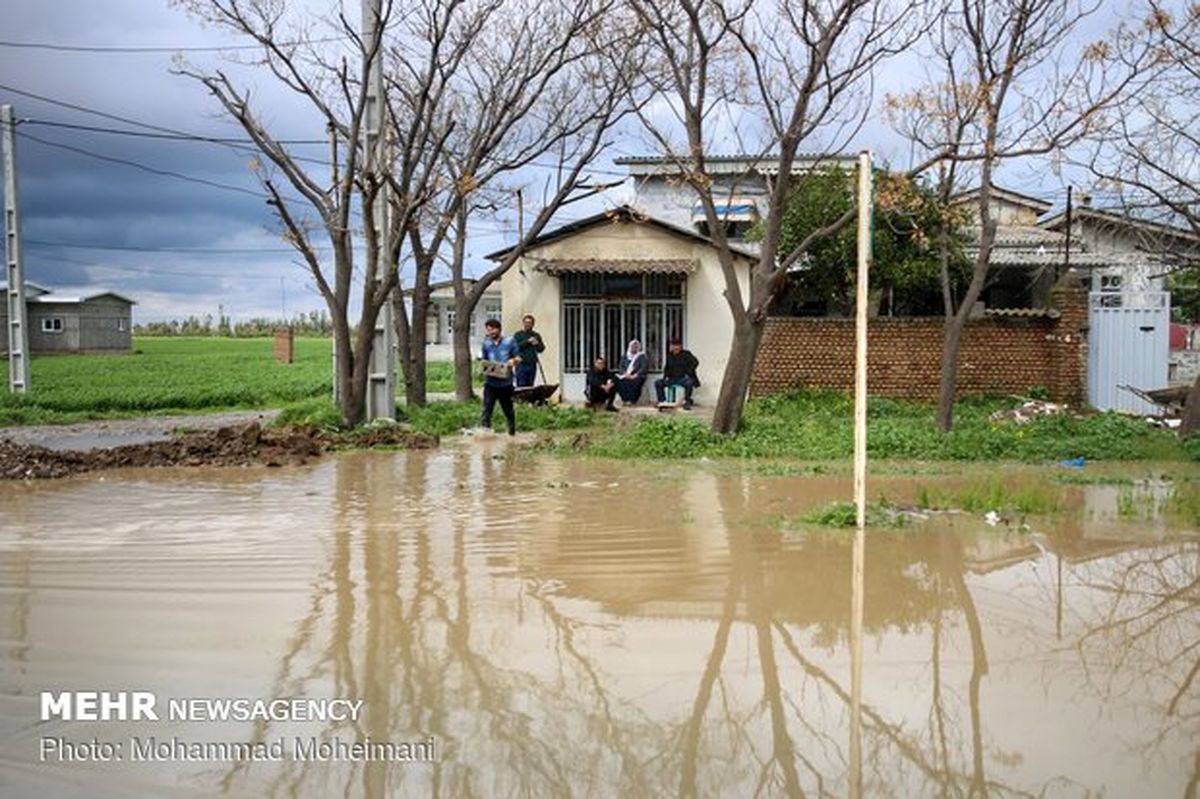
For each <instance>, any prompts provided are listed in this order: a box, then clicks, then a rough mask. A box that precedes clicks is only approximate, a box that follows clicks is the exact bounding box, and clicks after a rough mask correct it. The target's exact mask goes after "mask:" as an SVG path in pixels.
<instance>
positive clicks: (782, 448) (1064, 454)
mask: <svg viewBox="0 0 1200 799" xmlns="http://www.w3.org/2000/svg"><path fill="white" fill-rule="evenodd" d="M1012 403H1013V401H1012V400H1004V399H975V400H964V401H962V402H960V403H959V404H958V406H957V408H956V413H955V420H956V421H955V427H954V429H953V430H952V431H951V432H950V433H946V434H943V433H941V432H939V431H938V429H937V427H936V425H935V424H934V409H933V406H932V405H931V404H928V403H918V402H902V401H899V400H892V399H885V398H877V399H873V400H872V401H871V402H870V403H869V405H868V454H869V455H870V457H872V458H878V459H889V458H896V459H910V460H961V461H987V460H1016V461H1026V462H1045V461H1058V460H1065V459H1069V458H1077V457H1083V458H1085V459H1086V460H1089V461H1092V460H1151V459H1157V460H1183V459H1188V458H1190V457H1195V458H1200V446H1192V445H1191V444H1190V443H1189V444H1188V445H1186V446H1185V445H1181V444H1180V442H1179V441H1178V439H1177V438H1176V437H1175V436H1174V434H1172V433H1171V432H1169V431H1166V430H1161V429H1158V428H1155V427H1152V426H1150V425H1148V424H1146V423H1145V422H1144V421H1143V420H1141V419H1136V418H1131V417H1127V416H1122V415H1119V414H1114V413H1098V414H1092V415H1089V416H1082V417H1075V416H1067V415H1063V416H1050V417H1039V418H1036V419H1034V420H1032V421H1030V422H1028V423H1027V424H1023V425H1018V424H1013V423H1009V422H993V421H991V420H990V419H989V416H990V415H991V413H992V412H993V411H996V410H998V409H1000V408H1006V407H1011V406H1012ZM588 451H589V452H590V453H591V454H594V455H598V456H604V457H613V458H698V457H702V456H703V457H756V458H764V457H765V458H792V459H799V460H828V459H838V458H848V457H850V456H851V455H852V454H853V401H852V400H851V398H850V397H849V396H847V395H844V394H836V393H829V392H796V393H792V394H786V395H776V396H771V397H764V398H761V399H756V400H753V401H751V402H750V404H749V405H748V407H747V409H746V415H745V421H744V424H743V428H742V430H741V431H740V432H739V433H737V434H736V435H733V436H718V435H715V434H713V433H711V432H709V430H708V428H707V426H705V425H704V424H703V423H702V422H701V421H698V420H695V419H688V418H680V417H667V418H660V417H648V418H645V419H642V420H640V421H639V422H638V423H637V424H635V425H633V426H632V427H630V428H626V429H620V430H614V431H612V432H611V433H609V434H608V435H602V436H596V437H594V438H593V439H592V440H591V441H590V443H589V447H588Z"/></svg>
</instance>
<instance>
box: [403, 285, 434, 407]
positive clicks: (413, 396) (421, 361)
mask: <svg viewBox="0 0 1200 799" xmlns="http://www.w3.org/2000/svg"><path fill="white" fill-rule="evenodd" d="M428 318H429V281H428V280H426V281H425V283H424V284H423V285H418V286H416V287H415V288H414V289H413V307H412V324H411V325H410V326H409V330H408V352H407V356H408V358H407V361H406V363H405V369H404V397H405V401H407V402H408V406H409V407H410V408H424V407H425V404H426V394H425V372H426V370H425V342H426V340H427V336H426V334H425V320H426V319H428Z"/></svg>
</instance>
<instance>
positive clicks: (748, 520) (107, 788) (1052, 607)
mask: <svg viewBox="0 0 1200 799" xmlns="http://www.w3.org/2000/svg"><path fill="white" fill-rule="evenodd" d="M506 446H507V442H504V441H502V440H499V439H497V440H496V441H494V442H487V441H485V442H474V443H452V444H451V445H449V446H447V447H444V448H443V449H441V450H439V451H432V452H408V453H405V452H399V453H392V452H389V453H351V454H344V455H339V456H335V457H331V458H328V459H325V460H323V461H321V462H319V463H317V464H315V465H311V466H307V467H289V468H283V469H261V468H251V469H230V470H213V469H191V470H188V469H160V470H155V471H140V472H129V471H124V472H110V473H104V474H90V475H84V476H81V477H76V478H70V479H64V480H56V481H43V482H37V483H30V484H21V483H8V484H0V796H3V797H38V798H39V799H43V798H44V799H49V798H51V797H100V796H214V795H229V796H248V797H262V796H288V797H291V796H301V797H310V796H311V797H326V796H367V797H385V796H426V795H439V796H447V797H460V796H479V797H501V796H530V797H543V796H545V797H559V796H595V797H617V796H622V797H631V796H632V797H636V796H647V797H649V796H655V797H657V796H713V797H750V796H755V795H760V796H818V797H824V796H845V795H847V794H848V793H849V791H850V787H849V786H850V784H851V779H852V775H853V774H854V773H855V771H856V770H858V771H859V773H861V780H862V786H863V789H862V792H863V795H865V796H898V797H933V796H1004V797H1007V796H1052V797H1058V796H1080V797H1083V796H1105V797H1194V796H1196V795H1197V791H1198V790H1200V677H1198V672H1200V539H1198V537H1197V534H1196V531H1195V530H1193V529H1189V528H1188V526H1187V524H1186V523H1185V522H1182V521H1180V519H1179V517H1177V516H1172V515H1171V514H1170V513H1168V512H1167V511H1166V509H1165V508H1166V504H1165V503H1164V502H1162V501H1160V500H1161V496H1160V495H1159V494H1157V493H1156V492H1160V493H1161V490H1162V489H1161V486H1158V487H1156V485H1155V484H1147V485H1140V486H1135V487H1134V488H1130V487H1128V486H1125V487H1123V486H1114V485H1059V484H1057V483H1051V482H1050V480H1049V478H1048V477H1047V474H1048V473H1049V472H1048V470H1046V469H1043V470H1040V471H1031V472H1030V473H1029V474H1028V475H1025V476H1022V475H1020V474H1017V475H1016V476H1015V477H1014V478H1013V479H1015V480H1017V481H1018V482H1022V481H1023V482H1024V483H1027V484H1045V485H1047V486H1049V489H1050V490H1052V491H1053V492H1054V493H1055V495H1056V496H1059V497H1060V498H1061V501H1062V503H1063V507H1064V509H1063V510H1061V511H1059V512H1057V513H1056V514H1054V515H1052V516H1047V517H1034V518H1030V519H1025V520H1021V519H1007V520H1001V522H1000V523H999V524H996V525H989V524H988V523H986V522H985V521H984V518H983V513H982V512H976V513H971V514H958V515H938V516H934V517H932V518H930V519H929V520H927V521H917V522H915V523H914V524H912V525H910V526H908V527H905V528H901V529H898V530H890V529H885V530H870V531H868V532H867V534H866V535H865V538H864V540H863V546H862V548H861V550H860V551H859V553H858V554H859V555H860V557H861V564H862V565H863V568H862V572H861V574H862V579H861V581H860V582H859V583H858V584H857V585H855V584H854V581H853V579H852V577H853V575H854V573H855V570H854V568H853V564H854V559H855V545H854V539H855V536H854V533H853V532H848V533H847V532H841V531H830V530H821V529H808V528H805V527H804V526H803V525H801V526H796V525H793V524H788V523H785V522H784V520H786V519H793V518H795V517H796V516H798V515H799V514H801V513H803V512H804V511H805V510H809V509H812V508H815V507H819V506H823V505H824V504H825V503H827V502H829V501H831V500H833V499H845V498H847V497H848V496H849V493H850V478H849V476H848V475H833V476H828V475H816V476H812V475H808V476H803V475H789V474H786V473H775V474H771V473H769V470H763V469H759V470H757V471H756V470H755V469H753V468H750V467H746V468H745V469H742V468H741V467H736V466H734V467H730V466H728V465H725V464H691V465H671V466H666V467H664V466H661V465H652V464H625V463H607V462H593V461H569V460H563V459H553V458H542V457H538V456H534V455H530V454H525V453H519V452H515V451H509V450H507V449H506ZM1088 468H1089V469H1090V468H1091V467H1090V466H1089V467H1088ZM780 471H782V472H786V471H787V470H786V469H785V470H780ZM949 471H952V469H951V470H949ZM967 479H969V475H968V476H967V477H964V476H962V475H954V474H950V475H942V476H934V477H931V476H927V475H926V476H912V475H903V474H897V475H887V476H878V477H872V479H871V481H870V486H871V492H872V494H875V493H876V492H877V491H879V490H883V491H885V492H886V493H887V494H888V496H889V497H890V498H892V499H893V500H894V501H912V497H913V496H915V495H916V493H917V492H919V490H920V486H921V485H931V484H935V483H936V484H938V485H948V484H952V483H954V481H956V480H967ZM1137 492H1141V494H1140V495H1139V494H1137ZM856 592H857V593H858V595H859V596H861V597H862V600H863V604H862V615H861V618H862V623H861V629H860V628H859V627H858V626H856V625H854V624H852V615H853V614H852V611H853V609H854V607H855V603H854V596H855V594H856ZM852 651H857V652H859V653H861V670H862V672H861V673H862V677H861V683H860V686H861V690H860V697H859V702H858V707H859V709H860V710H859V713H858V714H857V717H856V716H855V714H854V713H853V708H854V707H855V701H854V700H855V698H856V697H855V696H854V693H855V691H854V688H855V687H857V686H856V685H855V684H854V680H853V679H852V668H851V653H852ZM83 690H99V691H126V692H133V691H140V692H147V693H150V694H152V695H153V696H154V697H156V699H157V702H158V705H157V707H158V709H159V710H160V711H162V712H161V713H160V714H159V718H158V719H157V720H151V719H148V718H142V719H139V720H124V721H122V720H119V719H111V718H110V719H109V720H89V719H87V718H86V717H85V718H84V719H78V718H72V719H70V720H67V719H64V718H61V717H53V714H52V717H49V718H43V716H44V715H45V713H44V711H45V708H44V707H43V705H42V700H41V696H42V694H43V692H51V693H52V694H55V695H57V692H66V691H83ZM189 698H194V699H204V700H221V699H234V698H244V699H248V700H274V699H277V698H289V699H290V698H317V699H341V700H346V701H347V702H349V703H354V705H355V707H357V711H356V713H355V715H354V717H353V718H339V719H325V720H317V719H310V718H300V717H297V716H294V715H293V716H286V717H282V718H261V717H260V718H246V719H239V720H226V721H219V720H212V719H196V718H171V717H168V715H167V714H166V712H165V711H166V708H167V703H168V702H169V701H170V700H178V699H189ZM359 703H360V704H359ZM60 715H61V714H60ZM856 720H857V722H858V724H857V725H856V724H854V723H853V722H854V721H856ZM855 735H857V742H858V745H854V744H852V739H853V738H854V736H855ZM47 741H50V742H51V743H50V744H49V745H47V743H46V742H47ZM150 741H153V742H154V743H155V745H157V746H158V748H157V749H153V750H151V749H149V748H148V746H149V744H148V742H150ZM356 741H357V742H364V741H366V742H374V743H379V742H386V743H391V744H396V746H395V747H394V748H393V749H392V750H391V751H388V752H384V751H383V750H370V751H372V752H375V754H378V755H379V757H375V756H374V755H372V756H365V755H361V753H360V755H355V754H354V753H353V751H352V750H350V749H349V744H350V743H353V742H356ZM297 742H299V743H300V745H301V750H300V751H299V752H297V751H296V749H295V747H296V746H297ZM306 742H309V743H306ZM338 742H341V743H342V744H343V747H342V749H340V750H339V749H337V748H336V746H335V744H336V743H338ZM106 744H108V745H111V746H113V747H117V749H116V750H113V749H111V748H110V749H109V750H108V751H109V752H110V753H111V752H118V753H119V754H120V755H121V757H120V759H116V758H113V759H109V760H105V759H102V757H101V754H102V753H101V752H100V751H99V750H101V749H103V748H104V745H106ZM206 744H223V745H225V754H226V755H227V756H226V757H224V758H222V757H219V756H214V755H213V752H214V751H217V750H216V749H209V750H205V749H204V748H203V746H204V745H206ZM234 744H240V745H243V746H242V749H241V750H238V749H236V747H234V746H233V745H234ZM418 744H420V745H421V746H417V745H418ZM317 745H325V749H317V748H309V749H305V748H304V747H305V746H311V747H316V746H317ZM400 745H403V746H400ZM139 746H140V747H141V749H140V754H138V753H137V752H135V751H133V750H134V749H136V748H137V747H139ZM189 746H190V747H193V748H192V749H188V747H189ZM255 746H256V747H257V748H253V747H255ZM276 746H278V747H279V748H280V749H283V750H284V751H283V754H282V756H281V757H278V758H274V757H271V756H269V755H270V753H271V752H273V751H274V750H273V749H272V747H276ZM172 747H174V748H172ZM236 751H243V752H246V751H260V752H265V753H267V756H264V757H263V758H261V759H248V758H245V757H242V756H240V755H237V756H235V755H233V754H229V753H230V752H236ZM189 752H192V753H197V752H198V753H200V756H199V757H196V758H192V757H191V756H190V754H189ZM218 754H219V752H218ZM160 755H161V756H160Z"/></svg>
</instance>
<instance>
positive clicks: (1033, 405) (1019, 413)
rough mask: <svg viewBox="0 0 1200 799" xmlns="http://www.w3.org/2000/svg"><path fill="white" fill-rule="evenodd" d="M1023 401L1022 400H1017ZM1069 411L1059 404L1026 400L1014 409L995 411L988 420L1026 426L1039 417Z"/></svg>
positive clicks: (1065, 406) (1067, 407)
mask: <svg viewBox="0 0 1200 799" xmlns="http://www.w3.org/2000/svg"><path fill="white" fill-rule="evenodd" d="M1018 399H1023V398H1020V397H1019V398H1018ZM1068 411H1070V406H1068V405H1066V404H1065V403H1061V402H1049V401H1047V400H1040V399H1026V400H1025V401H1024V402H1022V403H1021V404H1020V405H1018V406H1017V407H1015V408H1009V409H1007V410H1003V411H996V412H995V413H993V414H992V415H991V416H990V417H988V418H989V419H991V420H992V421H993V422H1015V423H1016V424H1026V423H1028V422H1030V421H1032V420H1033V419H1036V418H1037V417H1039V416H1058V415H1059V414H1062V413H1067V412H1068Z"/></svg>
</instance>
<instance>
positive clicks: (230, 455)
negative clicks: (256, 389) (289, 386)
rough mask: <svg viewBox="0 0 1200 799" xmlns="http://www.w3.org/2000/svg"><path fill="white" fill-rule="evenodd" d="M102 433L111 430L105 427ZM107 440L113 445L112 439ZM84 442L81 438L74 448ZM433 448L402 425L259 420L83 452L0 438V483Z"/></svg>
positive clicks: (142, 431)
mask: <svg viewBox="0 0 1200 799" xmlns="http://www.w3.org/2000/svg"><path fill="white" fill-rule="evenodd" d="M226 421H228V419H226ZM123 431H124V432H125V433H128V438H129V439H133V438H136V437H138V436H141V437H142V438H143V439H144V438H145V436H147V435H151V434H154V435H156V436H157V435H160V434H161V433H162V432H163V431H162V430H161V429H147V428H145V427H142V428H139V429H137V430H132V429H130V426H128V425H127V426H125V428H124V429H123ZM91 432H93V433H94V432H95V431H91ZM104 432H111V430H109V429H107V428H106V429H105V431H104ZM167 432H168V433H169V432H170V431H167ZM108 440H109V441H110V442H111V440H112V439H111V437H110V438H109V439H108ZM83 441H84V438H83V437H82V436H81V437H80V438H77V439H75V440H74V442H73V443H76V444H78V443H81V442H83ZM60 443H61V442H60ZM437 444H438V440H437V438H436V437H434V436H430V435H425V434H423V433H414V432H412V431H411V430H409V429H408V428H406V427H403V426H401V425H390V426H384V427H374V428H370V429H361V430H354V431H350V432H347V433H330V432H327V431H321V430H317V429H315V428H297V427H289V428H263V427H262V426H261V425H260V424H259V422H258V420H257V419H252V420H249V421H244V422H242V423H241V424H236V425H228V426H224V427H218V428H216V429H205V430H196V429H191V430H189V431H188V432H186V433H183V434H182V435H169V437H167V438H160V439H157V440H152V441H145V440H141V441H135V442H134V443H122V444H120V445H119V446H108V447H95V448H92V449H82V450H81V449H48V448H46V447H43V446H39V445H37V444H24V443H20V442H17V441H12V440H7V439H0V480H38V479H45V478H54V477H65V476H67V475H71V474H79V473H81V472H92V471H97V470H101V469H121V468H127V467H139V468H144V467H156V466H252V465H261V466H283V465H291V464H295V465H298V464H303V463H307V462H308V461H309V460H310V459H312V458H315V457H319V456H320V455H321V454H322V453H324V452H327V451H329V450H331V449H340V448H344V447H403V448H406V449H428V448H431V447H436V446H437Z"/></svg>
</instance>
